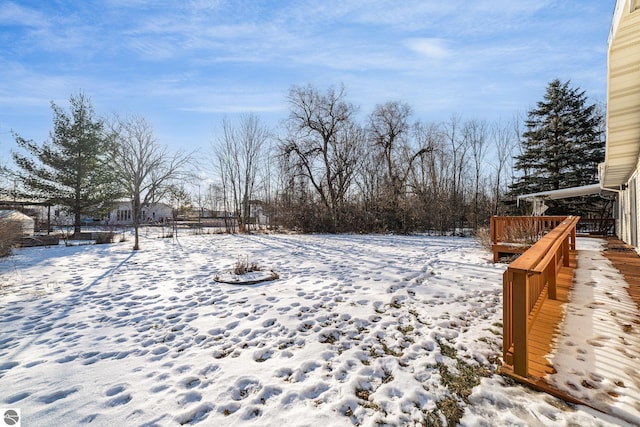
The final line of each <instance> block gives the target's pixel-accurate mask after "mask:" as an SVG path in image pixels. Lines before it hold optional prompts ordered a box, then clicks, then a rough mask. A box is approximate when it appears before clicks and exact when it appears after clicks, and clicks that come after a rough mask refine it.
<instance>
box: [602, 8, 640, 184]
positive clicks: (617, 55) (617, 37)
mask: <svg viewBox="0 0 640 427" xmlns="http://www.w3.org/2000/svg"><path fill="white" fill-rule="evenodd" d="M621 3H622V4H623V6H622V7H620V4H621ZM607 77H608V78H607V83H608V87H607V147H606V154H605V162H604V169H603V170H602V172H603V173H602V175H601V177H600V178H601V180H602V185H603V186H604V187H609V188H618V187H619V186H620V185H622V184H625V183H626V182H627V181H628V180H629V178H630V176H631V174H632V173H633V171H634V170H635V169H636V166H637V164H638V153H639V152H640V10H636V11H634V12H630V3H629V0H626V1H619V2H618V7H617V8H616V14H615V16H614V22H613V26H612V31H611V35H610V40H609V60H608V76H607Z"/></svg>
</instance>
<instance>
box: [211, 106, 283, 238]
mask: <svg viewBox="0 0 640 427" xmlns="http://www.w3.org/2000/svg"><path fill="white" fill-rule="evenodd" d="M270 138H271V132H270V130H269V129H268V128H267V127H266V126H265V125H263V124H262V123H261V122H260V119H259V118H258V116H257V115H255V114H247V115H243V116H241V117H240V121H239V123H238V124H237V125H236V126H234V125H233V124H231V123H230V122H229V121H228V120H227V119H224V120H223V122H222V134H221V135H220V136H219V137H218V139H217V145H216V146H215V147H214V150H215V153H216V159H217V163H218V166H219V168H220V174H221V178H222V184H223V185H222V186H223V191H224V192H225V193H226V196H228V197H230V202H231V206H232V210H233V212H234V216H235V218H236V221H237V223H238V227H239V230H240V232H241V233H245V232H247V231H248V225H249V221H250V219H251V203H252V201H253V200H252V199H253V198H254V191H255V188H256V185H257V176H258V169H259V167H260V161H261V160H263V159H264V156H265V152H264V148H265V147H266V145H267V142H268V140H269V139H270Z"/></svg>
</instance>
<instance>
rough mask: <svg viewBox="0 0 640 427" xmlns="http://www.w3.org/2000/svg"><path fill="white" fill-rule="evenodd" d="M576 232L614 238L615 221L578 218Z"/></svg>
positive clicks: (610, 219)
mask: <svg viewBox="0 0 640 427" xmlns="http://www.w3.org/2000/svg"><path fill="white" fill-rule="evenodd" d="M577 230H578V233H579V234H590V235H598V236H609V237H614V236H615V235H616V219H615V218H580V222H578V228H577Z"/></svg>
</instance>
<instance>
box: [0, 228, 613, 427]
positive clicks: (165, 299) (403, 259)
mask: <svg viewBox="0 0 640 427" xmlns="http://www.w3.org/2000/svg"><path fill="white" fill-rule="evenodd" d="M141 245H142V249H141V250H140V251H138V252H135V253H133V252H132V251H131V250H130V249H131V242H124V243H117V244H111V245H96V246H80V247H62V246H61V247H56V248H30V249H21V250H18V251H16V253H15V255H14V256H13V257H12V258H10V259H7V260H4V261H2V262H0V407H4V408H18V409H20V410H21V412H22V417H23V424H22V425H23V426H51V425H76V424H89V423H90V424H91V425H99V426H101V425H104V426H114V425H147V426H152V425H161V426H165V425H169V426H171V425H180V424H198V423H201V425H215V426H226V425H260V426H265V425H266V426H280V425H284V424H287V425H291V426H303V425H308V426H317V425H323V426H352V425H366V426H375V425H394V426H395V425H423V424H426V425H438V423H442V424H443V425H445V424H446V420H445V417H449V419H453V418H455V417H457V418H460V417H461V423H462V424H464V425H487V426H489V425H505V424H509V425H522V426H524V425H583V426H588V425H620V424H623V422H622V420H620V419H618V418H612V417H608V416H605V415H603V414H601V413H599V412H597V411H594V410H592V409H589V408H585V407H572V406H568V405H566V404H564V403H563V402H562V401H559V400H557V399H555V398H552V397H550V396H548V395H546V394H543V393H537V392H533V391H531V390H529V389H527V388H525V387H522V386H520V385H515V384H513V383H512V382H510V381H508V380H506V379H504V378H503V377H501V376H498V375H495V374H494V372H493V371H494V370H495V367H496V365H495V363H496V361H497V360H498V358H499V356H500V351H501V350H500V349H501V340H502V337H501V322H502V287H501V280H502V272H503V271H504V268H505V266H504V265H500V264H498V265H494V264H491V263H490V262H489V261H490V258H491V255H490V254H489V253H488V252H486V251H484V250H482V249H481V248H480V247H479V246H478V245H477V244H476V243H475V242H474V241H473V240H471V239H461V238H435V237H418V236H413V237H406V236H405V237H400V236H352V235H338V236H291V235H258V236H229V235H197V236H184V237H180V238H179V240H175V239H157V238H153V237H152V236H149V237H147V238H145V239H143V240H142V242H141ZM238 257H248V258H249V260H250V261H252V262H255V263H257V264H258V265H259V266H261V267H263V268H264V269H266V270H269V269H273V270H274V271H275V272H276V273H278V274H279V279H278V280H275V281H271V282H263V283H260V284H256V285H239V284H225V283H218V282H216V281H214V277H215V276H216V275H223V274H225V273H227V272H228V271H229V270H230V269H232V267H233V266H234V264H235V263H236V261H237V260H238ZM477 383H479V385H477V386H476V387H475V388H473V390H471V387H472V386H474V385H475V384H477Z"/></svg>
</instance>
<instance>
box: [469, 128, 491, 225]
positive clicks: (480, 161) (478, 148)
mask: <svg viewBox="0 0 640 427" xmlns="http://www.w3.org/2000/svg"><path fill="white" fill-rule="evenodd" d="M463 133H464V138H465V140H466V144H467V146H468V147H469V148H470V150H471V156H472V157H473V167H474V169H473V171H474V180H473V181H474V192H473V227H474V229H477V228H478V223H479V216H480V208H479V199H480V181H481V174H482V170H483V166H484V160H485V157H486V155H487V145H488V144H487V139H488V127H487V123H486V122H484V121H479V120H470V121H468V122H466V123H465V125H464V129H463Z"/></svg>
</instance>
